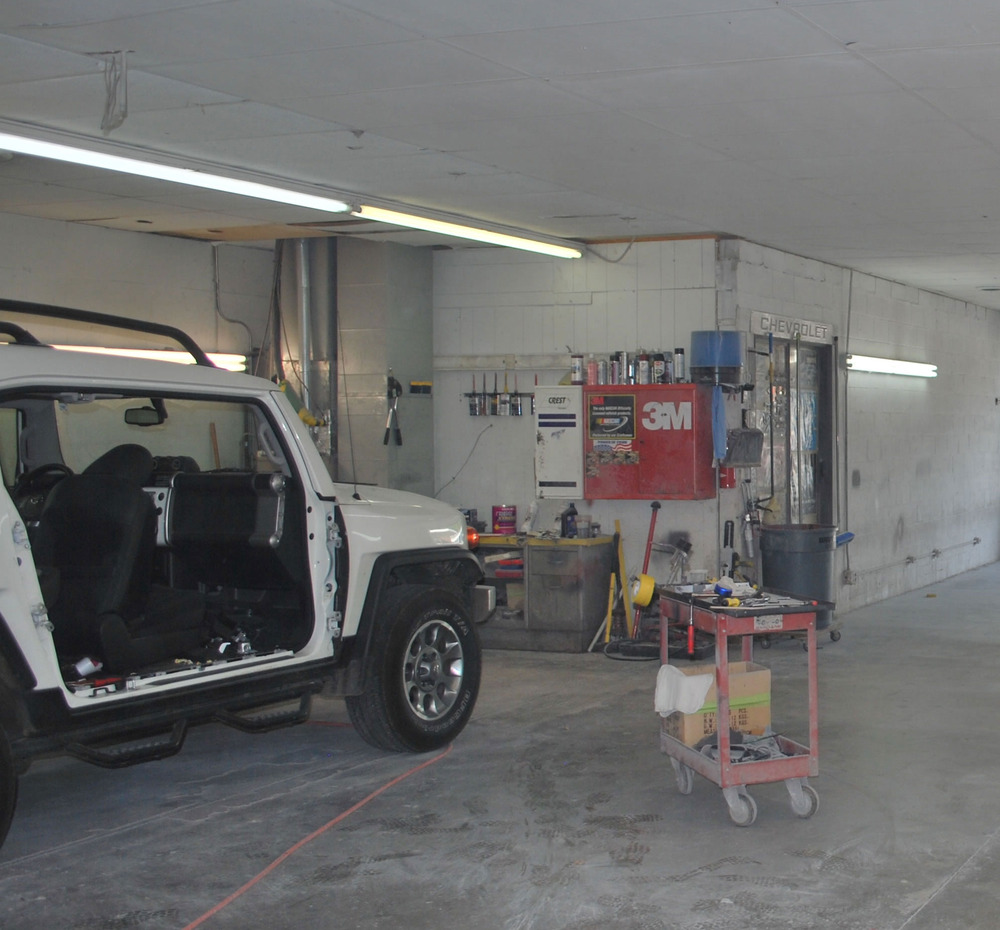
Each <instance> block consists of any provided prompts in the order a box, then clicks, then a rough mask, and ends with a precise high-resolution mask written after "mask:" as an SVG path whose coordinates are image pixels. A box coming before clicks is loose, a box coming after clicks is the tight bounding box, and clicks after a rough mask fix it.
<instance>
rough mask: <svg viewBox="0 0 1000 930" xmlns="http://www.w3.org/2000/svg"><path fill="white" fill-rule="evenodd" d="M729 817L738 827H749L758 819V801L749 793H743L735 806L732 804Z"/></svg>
mask: <svg viewBox="0 0 1000 930" xmlns="http://www.w3.org/2000/svg"><path fill="white" fill-rule="evenodd" d="M729 817H730V819H731V820H732V821H733V823H735V824H736V826H738V827H749V826H751V825H752V824H753V822H754V821H755V820H756V819H757V802H756V801H755V800H754V799H753V798H752V797H750V795H749V794H741V795H740V796H739V797H738V799H737V801H736V805H735V807H733V806H730V808H729Z"/></svg>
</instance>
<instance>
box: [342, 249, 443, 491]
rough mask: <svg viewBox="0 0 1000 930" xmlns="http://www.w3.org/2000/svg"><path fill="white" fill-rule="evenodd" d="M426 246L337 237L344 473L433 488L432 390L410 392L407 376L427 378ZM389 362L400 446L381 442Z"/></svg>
mask: <svg viewBox="0 0 1000 930" xmlns="http://www.w3.org/2000/svg"><path fill="white" fill-rule="evenodd" d="M431 254H432V253H431V252H430V250H427V249H413V248H408V247H407V246H400V245H393V244H392V243H374V242H365V241H362V240H354V239H341V240H340V241H339V242H338V246H337V304H338V312H339V315H340V366H341V377H340V385H339V391H340V397H339V413H340V431H339V442H338V446H339V450H340V455H339V468H340V472H339V473H340V478H341V480H343V481H350V480H353V479H354V478H355V477H356V478H357V480H358V481H362V482H368V483H372V484H380V485H385V486H388V487H393V488H399V489H402V490H405V491H415V492H418V493H421V494H433V491H434V488H433V481H434V445H433V441H432V432H433V422H434V403H435V398H434V395H433V394H430V395H428V394H411V393H410V392H409V388H410V382H411V381H431V380H433V365H432V336H431V331H432V326H433V323H432V314H431V276H432V264H431ZM390 368H391V369H392V372H393V376H394V377H395V378H396V379H397V380H398V381H399V382H401V384H402V385H403V392H404V393H403V395H402V396H401V397H400V398H399V401H398V417H399V424H400V429H401V432H402V438H403V445H402V446H397V445H396V444H395V441H394V439H390V442H389V445H384V444H383V439H384V436H385V423H386V413H387V399H386V383H387V382H386V379H387V375H388V370H389V369H390ZM345 386H346V396H345V394H344V391H345Z"/></svg>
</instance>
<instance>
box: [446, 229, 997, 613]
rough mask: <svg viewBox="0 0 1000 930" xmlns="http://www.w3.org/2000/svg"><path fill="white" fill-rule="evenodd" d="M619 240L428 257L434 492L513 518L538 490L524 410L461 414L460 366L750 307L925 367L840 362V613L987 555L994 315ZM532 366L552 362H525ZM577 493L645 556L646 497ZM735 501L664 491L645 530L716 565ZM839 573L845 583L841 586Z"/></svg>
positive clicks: (799, 261)
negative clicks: (827, 328)
mask: <svg viewBox="0 0 1000 930" xmlns="http://www.w3.org/2000/svg"><path fill="white" fill-rule="evenodd" d="M623 251H625V247H624V246H616V247H610V246H608V247H603V246H602V247H599V248H598V249H597V250H596V252H597V253H598V254H588V255H587V256H586V257H584V258H583V259H580V260H578V261H560V260H557V259H553V260H547V259H544V258H538V257H533V256H528V255H523V256H522V255H521V254H519V253H516V252H510V251H507V252H504V251H501V250H470V251H461V252H460V251H455V252H438V253H436V254H435V267H434V275H435V277H434V322H435V342H434V351H435V365H436V368H437V371H436V373H435V379H436V387H435V390H436V392H437V395H438V398H437V404H438V408H437V417H436V420H435V431H434V435H435V445H436V447H437V450H438V458H437V467H436V475H437V478H436V484H437V488H438V491H439V494H438V496H439V497H441V498H442V499H444V500H448V501H451V502H453V503H455V504H456V505H457V506H462V507H475V508H477V509H478V510H479V513H480V517H481V518H484V517H485V518H486V519H488V518H489V514H490V508H491V507H492V505H493V504H498V503H507V504H515V505H517V507H518V510H519V513H520V514H523V513H524V512H525V508H527V507H528V506H529V505H530V503H531V502H532V500H533V499H534V484H533V454H534V444H533V436H532V425H531V420H530V418H528V417H525V418H523V419H522V420H518V419H516V418H510V419H503V418H489V419H486V420H483V419H479V418H475V417H470V416H468V414H467V402H466V400H465V398H464V397H463V396H462V395H463V393H464V392H467V391H469V390H470V389H471V381H472V372H473V371H475V372H477V378H478V377H481V373H482V371H484V370H485V371H489V372H492V371H493V370H495V369H497V368H500V369H502V367H503V365H504V363H505V362H506V363H507V364H508V366H510V367H514V366H516V370H517V371H518V377H519V384H520V386H521V387H522V389H523V387H524V386H525V384H526V383H527V384H528V385H530V384H532V382H533V378H534V375H535V374H536V373H537V374H538V376H539V381H540V382H541V383H545V382H546V381H548V382H549V383H552V382H557V381H558V380H559V379H560V378H561V377H563V376H564V375H566V373H567V369H568V356H569V352H570V349H572V351H574V352H576V351H580V352H584V353H589V352H595V353H601V354H605V353H608V352H611V351H614V350H616V349H622V348H627V349H634V348H636V347H638V346H643V347H646V348H650V349H653V348H661V347H662V348H669V347H673V346H674V345H681V346H688V345H689V343H690V333H691V331H692V330H698V329H713V328H715V326H716V322H717V320H719V321H721V322H722V324H723V325H735V326H736V327H737V328H739V329H741V330H743V331H747V330H748V329H749V324H750V317H751V313H752V312H753V311H755V310H759V311H767V312H771V313H777V314H780V315H782V316H787V317H791V318H795V319H807V320H813V321H816V322H824V323H828V324H830V325H831V326H832V327H833V331H834V333H835V334H836V336H837V337H838V348H839V352H840V355H841V356H842V355H843V354H844V353H845V352H847V351H853V352H856V353H861V354H870V355H885V356H892V357H900V358H906V359H909V360H913V361H930V362H934V363H936V364H937V365H938V366H939V371H940V376H939V377H938V378H937V379H935V380H932V381H925V380H921V379H907V378H899V377H889V376H877V375H867V374H862V373H858V372H853V373H850V374H847V373H845V372H844V371H843V369H842V368H838V386H837V411H838V415H839V421H840V428H839V430H838V432H839V441H838V447H837V450H838V451H837V460H838V461H837V464H838V476H837V477H838V495H837V501H836V503H837V505H838V507H839V515H838V518H837V522H838V525H839V527H840V529H841V531H845V530H850V531H852V532H854V533H855V534H856V539H855V540H854V542H852V543H851V544H850V546H849V547H842V548H841V549H839V550H838V551H837V556H836V559H837V575H838V578H837V581H838V609H839V610H840V612H844V611H846V610H849V609H850V608H852V607H857V606H860V605H862V604H865V603H870V602H872V601H876V600H879V599H881V598H883V597H886V596H889V595H892V594H895V593H899V592H901V591H905V590H910V589H913V588H917V587H920V586H922V585H924V584H927V583H929V582H930V581H932V580H936V579H938V578H940V577H944V576H946V575H951V574H955V573H957V572H961V571H965V570H967V569H969V568H972V567H975V566H976V565H980V564H984V563H986V562H990V561H994V560H996V559H997V558H998V557H1000V530H998V527H1000V513H998V511H1000V492H998V491H997V487H998V480H997V472H998V466H997V461H998V455H997V453H998V449H997V446H998V439H997V425H998V423H997V421H998V420H1000V404H998V402H997V401H996V398H997V397H1000V383H998V375H997V367H996V364H995V358H994V356H995V346H996V345H997V344H998V335H1000V332H998V327H1000V321H998V320H1000V318H998V315H997V314H995V313H993V312H990V311H987V310H984V309H983V308H980V307H975V306H971V305H967V304H964V303H960V302H956V301H954V300H949V299H947V298H943V297H940V296H938V295H934V294H930V293H927V292H923V291H918V290H916V289H913V288H907V287H903V286H901V285H898V284H894V283H892V282H889V281H884V280H880V279H876V278H873V277H871V276H869V275H863V274H859V273H852V272H850V271H848V270H846V269H843V268H838V267H835V266H831V265H827V264H824V263H822V262H815V261H811V260H809V259H804V258H800V257H798V256H794V255H788V254H786V253H783V252H779V251H776V250H773V249H768V248H766V247H763V246H759V245H755V244H753V243H748V242H742V241H734V240H728V241H726V240H724V241H721V242H718V243H716V242H715V241H714V240H690V241H666V242H657V243H637V244H635V245H634V246H633V247H632V248H631V249H628V250H627V252H626V254H625V255H624V257H621V258H620V260H618V261H612V260H615V259H618V258H619V257H620V256H621V255H622V252H623ZM552 356H561V357H560V358H559V360H558V364H553V363H551V361H550V359H551V357H552ZM541 363H545V364H549V367H548V368H547V369H544V370H538V369H533V368H532V367H531V365H532V364H541ZM522 366H523V367H522ZM490 378H491V379H492V374H491V375H490ZM489 386H490V387H492V380H490V384H489ZM559 506H560V505H558V504H555V503H554V502H548V503H543V504H542V507H541V510H540V513H539V517H538V519H537V521H536V524H535V525H536V528H545V527H546V526H549V525H551V523H552V521H553V520H554V517H555V516H556V513H557V511H558V509H559ZM577 507H578V509H580V510H581V511H584V512H590V513H592V514H593V516H594V518H595V519H597V520H599V522H600V523H601V524H602V527H604V528H605V529H613V526H614V521H615V519H618V520H620V522H621V525H622V530H623V534H624V538H625V551H626V561H627V565H628V568H629V571H630V572H631V571H635V570H637V569H638V568H640V567H641V561H642V555H643V549H644V546H645V541H646V535H647V532H648V526H649V516H650V510H649V505H648V502H645V501H595V502H579V501H578V502H577ZM741 509H742V508H741V501H740V497H739V492H738V491H728V490H722V491H721V492H720V496H719V498H718V499H717V500H716V501H703V502H675V501H669V502H664V504H663V509H662V510H661V511H660V515H659V518H658V521H657V532H656V538H657V539H658V540H659V539H664V538H666V537H667V535H668V534H669V533H670V532H672V531H686V532H688V533H689V534H690V537H691V539H692V542H693V544H694V549H693V553H692V558H691V567H693V568H703V569H706V570H708V571H712V572H714V571H716V570H717V566H718V543H719V538H720V531H719V528H720V526H721V525H722V523H723V521H725V520H728V519H735V520H738V519H739V516H740V513H741ZM977 539H978V540H979V541H978V542H975V540H977ZM652 558H653V561H652V563H651V566H650V569H651V573H652V574H654V575H655V576H657V577H663V576H664V575H665V574H666V572H667V571H668V570H669V565H668V556H666V555H663V554H658V553H655V552H654V554H653V557H652ZM848 569H849V570H850V571H852V572H853V573H854V578H855V581H854V583H853V584H848V585H842V584H841V583H840V580H841V579H840V574H841V572H842V571H844V570H848Z"/></svg>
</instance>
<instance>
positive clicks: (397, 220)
mask: <svg viewBox="0 0 1000 930" xmlns="http://www.w3.org/2000/svg"><path fill="white" fill-rule="evenodd" d="M0 144H2V140H0ZM351 215H352V216H360V217H362V218H363V219H366V220H374V221H375V222H378V223H391V224H392V225H393V226H405V227H407V228H408V229H423V230H425V231H426V232H433V233H441V234H442V235H445V236H456V237H458V238H459V239H472V240H474V241H476V242H486V243H489V244H490V245H502V246H506V247H507V248H510V249H523V250H525V251H527V252H537V253H539V254H540V255H552V256H554V257H555V258H579V257H580V256H581V255H583V251H582V250H581V249H578V248H574V247H572V246H567V245H559V244H557V243H554V242H544V241H542V240H539V239H525V238H523V237H521V236H513V235H509V234H508V233H501V232H494V231H492V230H489V229H481V228H479V227H476V226H464V225H462V224H459V223H449V222H446V221H444V220H434V219H430V218H428V217H425V216H414V215H413V214H412V213H399V212H397V211H396V210H385V209H383V208H382V207H372V206H369V205H368V204H362V205H361V206H360V207H358V209H357V210H354V211H352V214H351Z"/></svg>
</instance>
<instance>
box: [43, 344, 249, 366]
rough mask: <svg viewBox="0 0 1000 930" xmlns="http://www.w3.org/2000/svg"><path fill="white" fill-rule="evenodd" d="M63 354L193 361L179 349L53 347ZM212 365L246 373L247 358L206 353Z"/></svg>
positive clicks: (181, 362) (189, 363)
mask: <svg viewBox="0 0 1000 930" xmlns="http://www.w3.org/2000/svg"><path fill="white" fill-rule="evenodd" d="M52 348H53V349H61V350H62V351H64V352H90V353H91V354H93V355H118V356H121V357H123V358H138V359H142V360H144V361H156V362H178V363H179V364H181V365H194V364H195V360H194V359H193V358H192V357H191V356H190V355H189V354H188V353H187V352H184V351H181V350H179V349H128V348H122V349H117V348H109V347H107V346H53V347H52ZM205 354H206V355H207V356H208V357H209V359H210V360H211V362H212V364H214V365H216V366H218V367H219V368H225V369H226V370H227V371H246V370H247V357H246V356H245V355H237V354H236V353H232V352H206V353H205Z"/></svg>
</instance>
